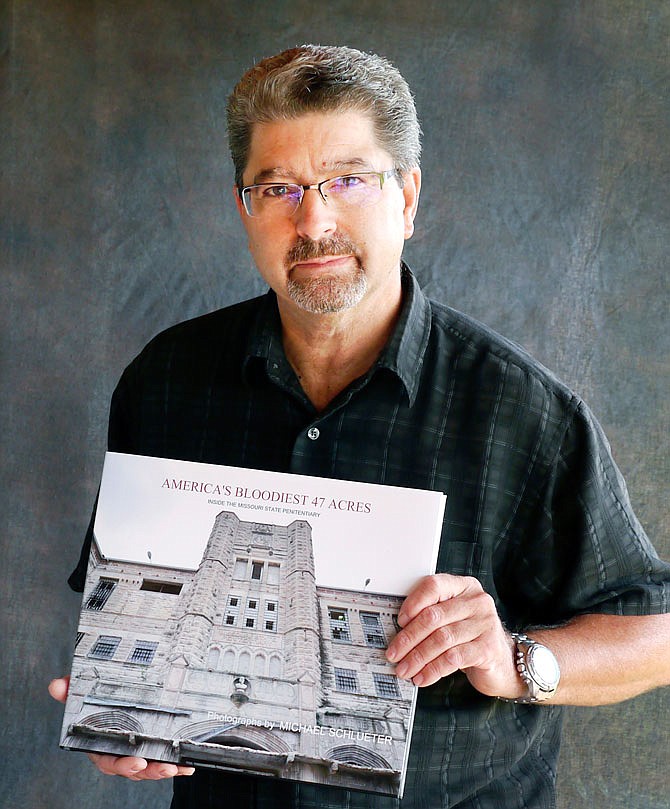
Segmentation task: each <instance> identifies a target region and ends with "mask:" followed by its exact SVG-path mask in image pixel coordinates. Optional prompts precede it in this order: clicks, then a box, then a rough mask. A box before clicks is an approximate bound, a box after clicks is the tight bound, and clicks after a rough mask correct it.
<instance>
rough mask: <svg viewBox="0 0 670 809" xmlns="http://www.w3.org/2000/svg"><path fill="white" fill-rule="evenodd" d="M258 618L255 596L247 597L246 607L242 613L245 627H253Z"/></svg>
mask: <svg viewBox="0 0 670 809" xmlns="http://www.w3.org/2000/svg"><path fill="white" fill-rule="evenodd" d="M257 619H258V601H257V600H256V599H255V598H248V599H247V608H246V611H245V613H244V625H245V627H246V628H247V629H253V628H254V627H255V626H256V621H257Z"/></svg>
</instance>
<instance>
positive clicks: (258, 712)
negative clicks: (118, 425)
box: [61, 452, 445, 795]
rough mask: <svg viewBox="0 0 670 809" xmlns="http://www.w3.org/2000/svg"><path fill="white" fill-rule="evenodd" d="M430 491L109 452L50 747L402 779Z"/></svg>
mask: <svg viewBox="0 0 670 809" xmlns="http://www.w3.org/2000/svg"><path fill="white" fill-rule="evenodd" d="M444 505H445V496H444V495H443V494H441V493H439V492H432V491H423V490H417V489H405V488H400V487H390V486H381V485H376V484H368V483H357V482H351V481H343V480H332V479H326V478H316V477H307V476H301V475H292V474H283V473H276V472H265V471H258V470H250V469H240V468H236V467H225V466H217V465H213V464H203V463H195V462H188V461H174V460H167V459H163V458H150V457H145V456H136V455H124V454H119V453H111V452H110V453H107V456H106V458H105V465H104V470H103V475H102V482H101V488H100V496H99V501H98V508H97V513H96V520H95V531H94V541H93V546H92V548H91V554H90V558H89V566H88V573H87V578H86V587H85V590H84V595H83V601H82V609H81V615H80V621H79V626H78V632H77V638H76V646H75V652H74V658H73V663H72V672H71V682H70V690H69V694H68V699H67V703H66V706H65V715H64V720H63V730H62V736H61V746H62V747H65V748H68V749H74V750H86V751H93V752H106V753H113V754H115V755H137V756H143V757H145V758H148V759H155V760H161V761H169V762H173V763H182V764H195V765H197V766H211V767H217V768H222V769H229V770H235V771H244V772H248V773H253V774H256V775H265V776H269V777H278V778H286V779H290V780H302V781H309V782H315V783H320V784H329V785H332V786H340V787H346V788H349V789H362V790H368V791H372V792H378V793H383V794H389V795H402V791H403V785H404V774H405V771H406V766H407V756H408V752H409V744H410V738H411V728H412V721H413V716H414V708H415V704H416V688H415V686H413V685H412V684H411V683H408V682H405V681H402V680H399V679H398V678H397V677H396V676H395V674H394V670H393V666H392V665H391V664H389V663H388V662H387V661H386V658H385V656H384V651H385V649H386V647H387V645H388V643H389V641H390V639H391V638H392V637H393V635H394V633H395V632H396V630H397V624H396V617H397V614H398V612H399V608H400V605H401V604H402V600H403V597H404V595H405V594H406V593H407V592H408V590H409V589H410V588H411V587H412V585H413V584H414V583H415V582H416V581H417V580H418V579H419V578H420V577H421V576H424V575H426V574H428V573H432V572H433V571H434V570H435V564H436V560H437V551H438V545H439V539H440V533H441V527H442V518H443V512H444Z"/></svg>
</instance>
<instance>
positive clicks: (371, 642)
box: [361, 612, 386, 649]
mask: <svg viewBox="0 0 670 809" xmlns="http://www.w3.org/2000/svg"><path fill="white" fill-rule="evenodd" d="M361 623H362V624H363V634H364V636H365V642H366V644H367V645H368V646H374V647H375V648H376V649H384V648H385V647H386V638H385V637H384V630H383V629H382V622H381V621H380V619H379V615H378V614H377V613H376V612H362V613H361Z"/></svg>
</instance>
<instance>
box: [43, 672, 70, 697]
mask: <svg viewBox="0 0 670 809" xmlns="http://www.w3.org/2000/svg"><path fill="white" fill-rule="evenodd" d="M69 687H70V678H69V677H57V678H56V679H55V680H52V681H51V682H50V683H49V685H48V686H47V688H48V691H49V693H50V694H51V696H52V697H53V698H54V699H55V700H58V702H65V700H66V699H67V692H68V688H69Z"/></svg>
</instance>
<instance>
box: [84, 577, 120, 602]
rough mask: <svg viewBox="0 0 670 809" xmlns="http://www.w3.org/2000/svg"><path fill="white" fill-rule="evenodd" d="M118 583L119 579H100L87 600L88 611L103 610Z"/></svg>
mask: <svg viewBox="0 0 670 809" xmlns="http://www.w3.org/2000/svg"><path fill="white" fill-rule="evenodd" d="M117 581H118V579H100V581H99V582H98V583H97V584H96V585H95V588H94V589H93V591H92V592H91V594H90V595H89V597H88V598H87V599H86V605H85V608H86V609H87V610H101V609H102V608H103V607H104V606H105V604H106V603H107V599H108V598H109V597H110V596H111V594H112V591H113V590H114V588H115V587H116V584H117Z"/></svg>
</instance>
